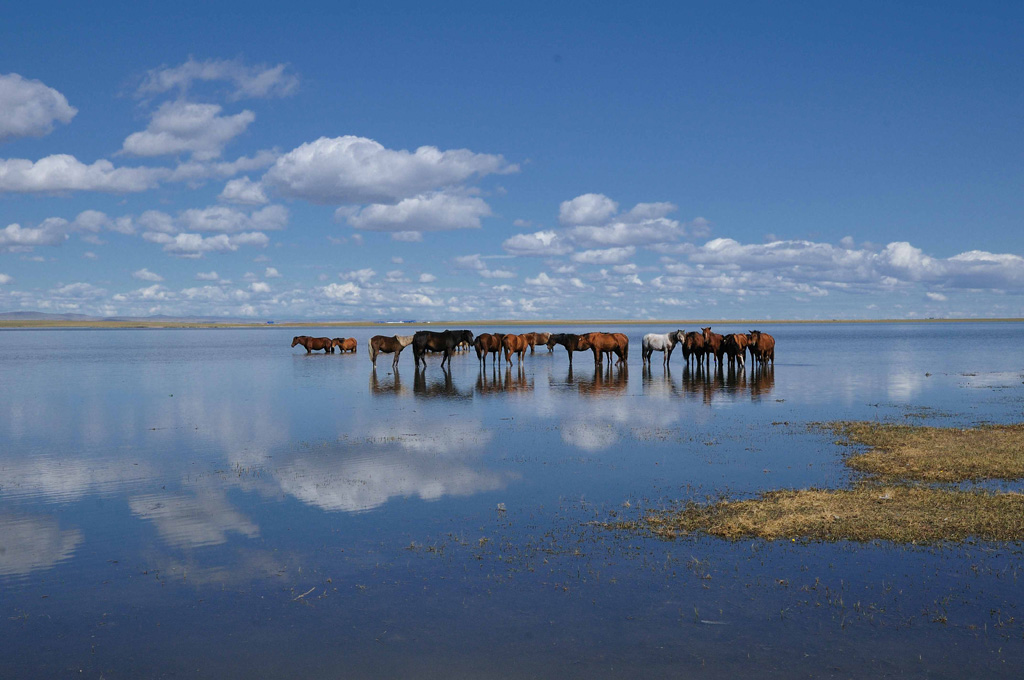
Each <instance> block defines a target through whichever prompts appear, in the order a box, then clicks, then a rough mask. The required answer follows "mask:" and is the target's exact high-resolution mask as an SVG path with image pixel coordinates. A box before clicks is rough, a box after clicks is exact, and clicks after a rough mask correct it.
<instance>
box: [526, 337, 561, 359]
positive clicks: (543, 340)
mask: <svg viewBox="0 0 1024 680" xmlns="http://www.w3.org/2000/svg"><path fill="white" fill-rule="evenodd" d="M523 335H524V336H525V337H526V342H527V343H528V344H529V345H530V354H533V347H534V345H546V344H547V342H548V340H550V339H551V333H523ZM553 351H554V350H553V349H552V348H550V347H549V348H548V352H549V353H550V352H553Z"/></svg>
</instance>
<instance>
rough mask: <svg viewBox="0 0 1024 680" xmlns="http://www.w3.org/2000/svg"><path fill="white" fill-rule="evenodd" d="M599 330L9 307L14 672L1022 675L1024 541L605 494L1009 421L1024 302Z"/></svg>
mask: <svg viewBox="0 0 1024 680" xmlns="http://www.w3.org/2000/svg"><path fill="white" fill-rule="evenodd" d="M474 330H476V331H485V330H501V329H484V328H476V329H474ZM564 330H566V331H571V330H574V329H572V328H569V327H566V328H564ZM619 330H622V332H625V333H627V334H628V335H629V336H630V340H631V347H632V353H631V356H630V359H629V363H628V368H626V369H621V368H616V367H613V368H610V369H608V368H605V369H600V370H595V368H594V366H593V361H592V359H591V358H590V354H589V353H585V354H577V355H576V356H575V359H574V367H573V369H572V370H569V368H568V361H567V357H566V354H565V352H564V350H563V349H562V348H560V347H559V348H557V349H556V350H555V352H554V353H553V354H549V353H548V352H547V350H546V349H543V348H541V349H539V350H538V351H537V353H536V354H533V355H529V354H528V355H527V356H526V360H525V362H524V364H523V366H522V367H521V368H520V367H517V366H513V367H512V368H511V370H507V369H506V368H505V367H504V366H502V367H501V368H500V369H494V368H492V367H491V365H490V364H488V366H487V368H486V369H484V370H481V369H480V368H479V366H478V363H477V360H476V358H475V356H471V355H461V356H456V357H455V358H454V359H453V361H452V369H451V371H450V372H444V371H442V370H441V369H440V368H439V366H438V364H439V361H440V359H439V358H438V357H436V356H434V357H432V358H430V359H429V360H428V361H429V365H428V367H427V369H426V370H425V371H415V370H414V369H413V359H412V352H411V349H407V350H406V351H405V352H404V353H403V354H402V357H401V362H400V370H399V371H397V372H394V371H392V370H391V361H390V357H389V356H386V355H384V356H382V357H381V358H380V359H378V367H377V369H376V370H371V368H370V363H369V361H368V359H367V355H366V350H365V342H366V339H367V338H368V337H369V336H370V335H372V334H374V333H377V332H381V331H379V330H370V329H356V330H355V331H354V332H352V333H351V334H352V335H354V336H355V337H356V338H357V339H358V340H359V345H360V347H359V351H358V352H357V353H356V354H355V355H347V354H334V355H325V354H323V353H314V354H312V355H306V353H305V351H304V350H302V349H301V348H294V349H290V348H289V343H290V341H291V337H292V335H294V333H295V332H296V331H294V330H291V329H284V328H282V329H255V330H104V331H91V330H45V331H43V330H22V331H4V332H0V380H2V382H3V389H2V390H0V615H2V616H0V639H2V640H4V643H3V645H2V646H0V677H4V678H7V677H12V678H13V677H64V676H65V675H72V674H74V675H80V673H79V671H81V672H82V674H84V677H99V676H101V675H102V676H103V677H107V678H115V677H179V676H184V677H202V678H206V677H209V678H236V677H237V678H249V677H288V678H322V677H354V678H359V677H382V676H402V677H437V676H439V675H443V676H446V677H483V676H486V677H510V678H511V677H588V678H593V677H619V676H622V675H625V674H627V673H628V674H633V675H638V676H640V677H661V676H664V677H678V676H680V675H688V674H698V673H699V674H701V675H702V676H705V677H734V676H735V675H736V674H738V673H756V674H758V675H759V676H778V677H792V676H794V675H811V676H820V677H832V676H835V677H863V676H873V677H877V676H883V677H884V676H890V675H907V674H914V675H918V674H927V675H928V676H929V677H950V678H952V677H960V676H962V675H964V674H965V673H966V674H969V675H975V676H977V675H984V676H1004V677H1018V676H1019V671H1020V668H1021V663H1024V628H1022V627H1021V625H1020V622H1019V620H1020V619H1021V617H1022V615H1024V612H1022V611H1021V607H1022V603H1021V601H1020V597H1019V591H1020V584H1019V583H1018V576H1019V574H1020V571H1021V569H1022V567H1024V558H1022V556H1021V552H1020V548H1021V546H1020V545H1017V544H1013V545H1004V544H986V543H982V544H969V545H963V546H946V547H915V546H911V547H897V546H893V545H891V544H885V543H876V544H868V545H859V544H844V543H840V544H834V545H821V544H805V543H799V542H798V543H788V542H787V543H781V542H779V543H767V542H764V541H747V542H737V543H730V542H726V541H721V540H717V539H711V538H707V537H695V538H687V539H680V540H677V541H674V542H662V541H658V540H654V539H646V538H639V537H635V536H624V535H619V534H615V533H610V532H607V531H605V530H603V529H600V528H599V527H597V526H596V525H595V524H593V522H594V521H595V520H596V521H606V520H608V519H609V518H611V517H613V516H617V517H635V516H637V514H638V513H639V512H640V510H641V509H642V508H647V507H665V506H667V505H670V504H672V503H675V502H679V501H686V500H693V499H698V500H700V499H704V498H707V497H709V496H716V495H718V494H722V493H727V494H730V495H738V496H745V495H750V494H754V493H757V492H759V491H762V490H765V489H774V488H781V487H806V486H812V485H813V486H819V487H822V486H824V487H834V486H842V485H845V484H847V483H849V482H850V481H851V480H852V479H854V477H853V475H852V474H851V473H850V472H848V471H847V470H846V469H845V467H844V466H843V465H842V462H841V457H842V455H843V453H844V452H845V451H846V449H845V448H843V447H839V446H836V445H834V443H833V442H832V439H833V438H834V437H831V436H829V435H828V434H827V433H824V432H822V431H819V430H815V429H809V428H808V427H807V425H808V423H811V422H815V421H827V420H833V419H883V420H894V421H900V422H913V423H926V424H930V423H934V424H942V425H950V424H957V425H971V424H976V423H981V422H1017V421H1020V420H1022V419H1024V413H1022V408H1024V391H1022V390H1024V384H1022V381H1024V342H1021V340H1022V336H1024V333H1022V331H1024V325H1021V324H1011V323H983V324H940V323H936V324H904V325H900V324H891V325H888V324H887V325H880V324H865V325H858V324H822V325H778V326H774V327H768V326H766V327H765V328H764V330H766V331H767V332H770V333H772V334H773V335H774V336H775V337H776V340H777V343H778V345H777V352H776V356H777V362H776V365H775V367H774V369H768V370H766V371H754V370H753V369H752V368H749V367H748V368H747V369H746V370H745V371H739V372H733V373H730V372H728V371H723V372H722V373H721V374H716V373H715V372H711V373H710V374H708V373H701V374H696V373H695V372H688V371H685V370H684V368H683V364H682V357H681V355H680V352H679V351H677V352H676V353H675V355H674V356H673V357H672V365H671V369H670V370H668V371H666V370H665V369H663V367H662V365H661V361H660V355H658V354H656V355H655V357H654V365H653V367H652V368H651V369H650V370H649V371H646V370H644V369H643V368H642V366H641V358H640V337H641V336H642V335H643V334H644V333H646V332H650V331H654V330H657V331H659V332H664V331H667V330H670V329H663V328H658V329H654V328H637V327H626V328H623V329H619ZM687 330H696V329H687ZM715 330H716V331H718V332H729V331H730V330H744V329H726V328H725V327H722V328H716V329H715ZM302 332H309V333H310V334H313V335H319V334H321V333H318V332H317V331H315V330H313V331H302ZM384 332H387V331H384ZM323 334H328V333H327V332H324V333H323ZM329 334H330V335H335V334H338V331H337V330H332V332H330V333H329ZM346 334H349V333H348V332H347V333H346ZM1003 486H1008V487H1010V488H1016V485H1014V484H1007V485H1003Z"/></svg>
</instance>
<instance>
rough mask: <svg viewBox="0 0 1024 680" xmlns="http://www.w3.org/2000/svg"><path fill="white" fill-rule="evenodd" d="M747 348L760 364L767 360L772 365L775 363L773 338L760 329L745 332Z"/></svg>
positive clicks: (765, 362) (764, 363)
mask: <svg viewBox="0 0 1024 680" xmlns="http://www.w3.org/2000/svg"><path fill="white" fill-rule="evenodd" d="M747 349H749V350H750V356H751V357H753V358H754V359H756V360H757V363H759V364H761V365H762V366H764V365H766V364H767V363H768V362H769V361H770V362H771V363H772V366H774V365H775V338H773V337H772V336H770V335H768V334H767V333H762V332H761V331H750V332H749V333H747Z"/></svg>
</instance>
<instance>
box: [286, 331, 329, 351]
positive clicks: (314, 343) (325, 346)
mask: <svg viewBox="0 0 1024 680" xmlns="http://www.w3.org/2000/svg"><path fill="white" fill-rule="evenodd" d="M295 345H302V346H303V347H305V348H306V354H312V353H313V350H315V349H322V350H323V351H324V354H334V341H333V340H331V339H330V338H311V337H310V336H308V335H296V336H295V337H294V338H292V347H295Z"/></svg>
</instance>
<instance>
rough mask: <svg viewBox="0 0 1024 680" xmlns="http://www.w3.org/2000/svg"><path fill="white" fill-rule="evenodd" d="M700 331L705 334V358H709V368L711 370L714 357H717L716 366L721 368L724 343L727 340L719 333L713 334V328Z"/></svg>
mask: <svg viewBox="0 0 1024 680" xmlns="http://www.w3.org/2000/svg"><path fill="white" fill-rule="evenodd" d="M700 331H701V333H703V334H704V356H705V357H707V362H708V368H709V369H710V368H711V356H712V355H714V357H715V364H716V365H718V366H719V367H721V365H722V341H723V340H725V338H724V337H722V335H721V334H719V333H712V332H711V326H708V327H707V328H701V329H700Z"/></svg>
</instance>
